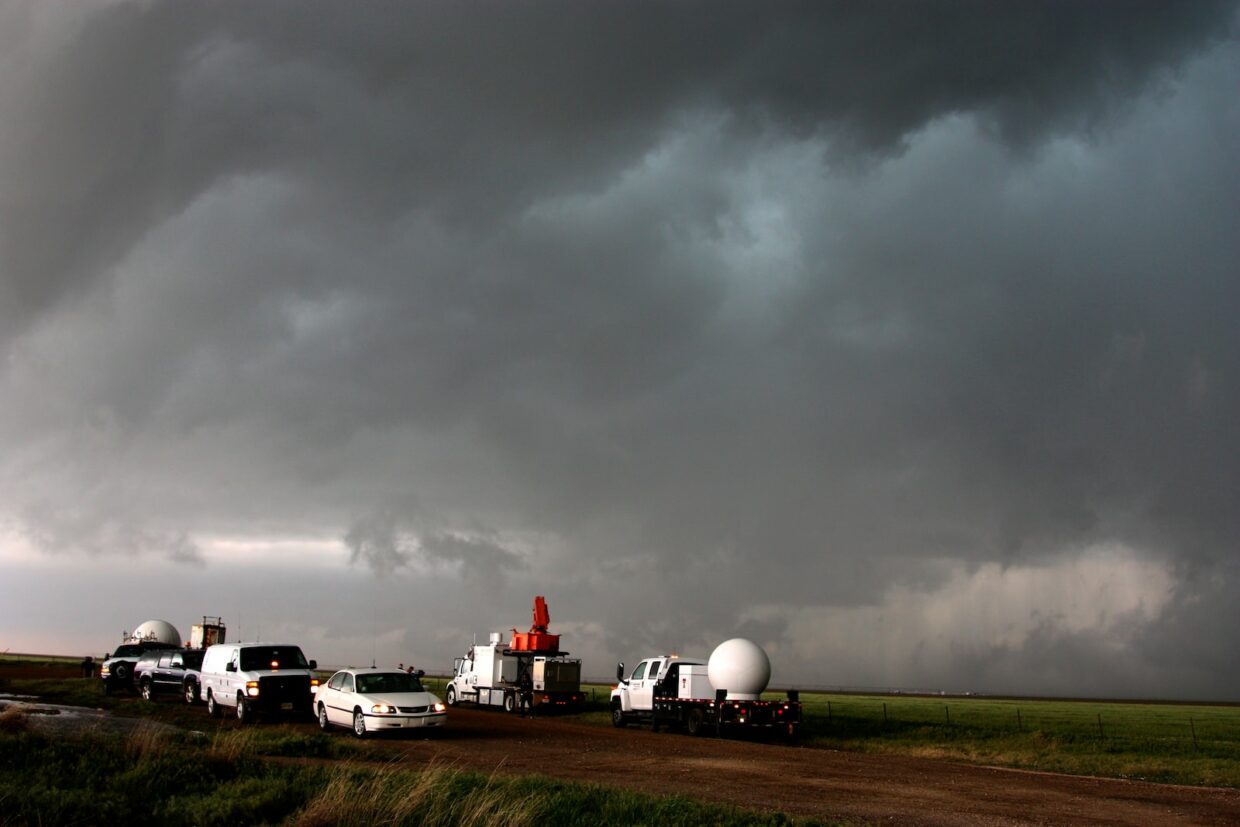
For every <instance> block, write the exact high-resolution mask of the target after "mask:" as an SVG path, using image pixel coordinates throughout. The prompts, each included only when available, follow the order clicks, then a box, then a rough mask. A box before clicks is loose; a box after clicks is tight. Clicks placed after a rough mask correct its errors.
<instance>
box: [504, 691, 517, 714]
mask: <svg viewBox="0 0 1240 827" xmlns="http://www.w3.org/2000/svg"><path fill="white" fill-rule="evenodd" d="M504 711H505V712H516V711H517V696H516V695H514V694H512V693H511V692H508V693H506V694H505V695H504Z"/></svg>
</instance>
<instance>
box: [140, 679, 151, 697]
mask: <svg viewBox="0 0 1240 827" xmlns="http://www.w3.org/2000/svg"><path fill="white" fill-rule="evenodd" d="M138 692H139V693H140V694H141V695H142V700H144V701H153V700H155V687H153V686H151V681H150V680H149V679H143V681H142V684H141V685H140V686H139V687H138Z"/></svg>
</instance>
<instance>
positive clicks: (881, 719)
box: [801, 693, 1240, 787]
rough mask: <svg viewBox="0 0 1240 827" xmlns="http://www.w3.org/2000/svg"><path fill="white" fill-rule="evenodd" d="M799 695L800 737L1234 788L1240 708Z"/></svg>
mask: <svg viewBox="0 0 1240 827" xmlns="http://www.w3.org/2000/svg"><path fill="white" fill-rule="evenodd" d="M801 701H802V704H803V710H804V715H805V725H804V729H803V737H804V739H805V740H806V742H807V743H811V744H817V745H821V746H830V747H833V748H837V749H850V750H857V751H863V752H877V753H889V754H902V755H922V756H927V757H934V758H947V759H953V760H961V761H969V762H972V763H983V764H994V765H999V766H1007V767H1019V768H1025V769H1037V770H1048V771H1053V772H1067V773H1073V774H1079V775H1107V776H1114V777H1119V778H1140V779H1145V780H1150V781H1161V782H1174V783H1181V784H1204V785H1210V786H1229V787H1240V707H1232V706H1210V705H1191V704H1152V703H1117V702H1104V701H1051V700H1005V699H991V698H934V697H910V696H865V695H826V694H817V693H815V694H809V693H803V694H802V695H801ZM884 707H885V708H884Z"/></svg>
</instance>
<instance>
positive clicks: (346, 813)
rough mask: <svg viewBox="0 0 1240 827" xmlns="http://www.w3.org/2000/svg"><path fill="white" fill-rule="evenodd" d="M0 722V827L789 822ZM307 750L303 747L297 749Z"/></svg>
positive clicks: (536, 786)
mask: <svg viewBox="0 0 1240 827" xmlns="http://www.w3.org/2000/svg"><path fill="white" fill-rule="evenodd" d="M3 723H4V725H3V726H0V824H4V825H6V827H7V825H13V827H16V826H17V825H27V824H31V825H33V824H39V825H55V824H103V823H123V822H129V823H135V822H136V823H148V822H149V823H163V824H169V825H179V824H187V825H188V824H201V825H215V824H238V823H245V824H259V823H269V824H280V823H286V824H298V825H328V824H331V825H336V824H342V825H379V824H384V825H389V824H393V825H403V824H411V825H412V824H429V825H457V824H513V825H519V824H538V825H549V827H554V825H576V824H587V823H588V824H598V825H608V824H626V825H627V824H667V825H691V824H717V825H738V826H740V825H744V826H748V825H791V824H819V823H822V822H816V821H808V820H793V819H791V818H789V817H787V816H783V815H780V814H760V813H753V812H749V811H745V810H740V809H737V808H734V807H727V806H721V805H711V804H703V803H700V802H696V801H692V800H689V799H685V798H680V797H670V798H657V797H654V796H649V795H644V794H641V793H635V792H629V791H624V790H614V789H610V788H606V787H601V786H597V785H592V784H570V783H564V782H559V781H553V780H550V779H546V778H541V777H530V776H527V777H517V778H510V777H502V776H484V775H480V774H477V773H468V772H457V771H454V770H448V769H443V768H431V769H427V770H402V769H398V768H395V767H392V766H390V765H387V766H385V765H379V766H366V765H359V764H356V763H352V762H343V763H335V764H329V763H316V762H310V763H306V762H298V763H289V762H277V761H272V760H270V759H265V758H263V757H262V752H263V747H262V745H261V739H260V737H259V736H258V735H256V734H255V732H254V731H253V730H228V731H221V732H219V733H217V734H216V735H215V736H212V737H201V736H193V735H191V734H188V733H178V734H172V735H168V734H160V733H158V732H154V731H140V732H138V733H135V734H134V735H132V736H130V737H129V738H101V737H98V736H83V737H79V738H59V739H54V738H48V737H44V736H42V735H39V734H37V733H34V732H31V731H29V730H28V729H27V728H26V727H25V726H24V724H23V723H22V722H21V721H20V720H19V719H18V718H16V717H15V716H12V715H6V716H4V720H3ZM303 746H304V745H303Z"/></svg>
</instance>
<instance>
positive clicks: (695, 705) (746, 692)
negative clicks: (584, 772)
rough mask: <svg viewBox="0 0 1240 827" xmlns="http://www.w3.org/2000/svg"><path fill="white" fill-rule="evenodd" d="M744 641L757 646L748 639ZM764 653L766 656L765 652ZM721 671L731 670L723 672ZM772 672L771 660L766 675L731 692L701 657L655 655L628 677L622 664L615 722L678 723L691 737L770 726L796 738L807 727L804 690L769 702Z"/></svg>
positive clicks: (613, 698) (654, 725)
mask: <svg viewBox="0 0 1240 827" xmlns="http://www.w3.org/2000/svg"><path fill="white" fill-rule="evenodd" d="M734 642H735V641H728V642H727V643H726V644H724V645H721V646H720V648H719V649H716V654H715V655H712V661H713V660H714V659H715V658H716V657H718V653H719V652H720V651H721V650H722V649H723V648H724V646H727V645H729V644H733V643H734ZM742 643H745V644H748V645H749V646H750V647H753V648H755V649H757V647H756V645H755V644H749V642H748V641H742ZM759 651H760V650H759ZM732 653H733V651H729V653H728V654H732ZM745 654H747V655H749V654H751V653H749V652H745ZM761 657H762V658H763V660H765V657H766V655H765V653H763V654H762V656H761ZM716 674H727V673H726V672H721V671H720V670H717V671H716ZM769 675H770V670H769V664H768V665H767V670H766V674H765V675H761V674H760V673H759V674H758V677H757V679H756V680H755V679H754V678H753V676H749V681H748V684H747V685H745V686H740V687H739V691H730V690H729V688H728V687H726V686H715V685H714V683H713V682H712V680H711V677H710V666H709V665H708V662H707V661H705V660H702V659H700V658H682V657H679V656H677V655H657V656H655V657H649V658H646V659H645V660H643V661H641V662H640V663H638V664H637V666H636V668H634V669H633V672H632V673H631V674H630V675H629V676H628V677H627V678H626V677H625V674H624V664H623V663H621V664H618V665H617V666H616V681H617V685H616V687H615V688H614V689H612V691H611V722H612V724H613V725H614V726H617V727H623V726H627V725H628V724H629V723H635V722H646V721H649V722H650V724H651V726H652V728H653V729H654V730H655V731H658V729H659V728H660V727H661V726H675V727H684V728H685V729H687V730H688V731H689V734H691V735H699V734H704V733H706V732H715V733H716V734H719V735H723V734H725V733H727V732H728V731H729V730H738V731H739V730H741V729H746V730H748V729H769V730H773V731H778V732H780V733H782V734H783V735H784V736H786V737H787V738H788V739H789V740H794V739H795V738H796V737H797V733H798V730H799V729H800V725H801V702H800V696H799V693H798V692H797V691H796V690H795V689H794V690H789V692H788V697H787V699H786V700H763V699H762V697H761V694H762V690H763V689H765V688H766V681H767V679H768V678H769Z"/></svg>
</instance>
